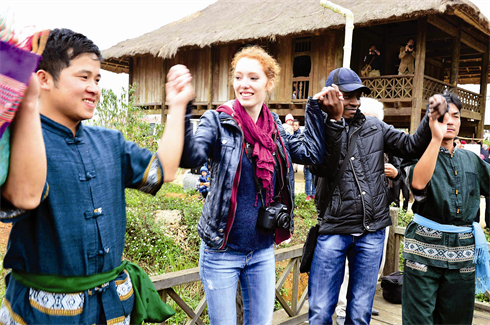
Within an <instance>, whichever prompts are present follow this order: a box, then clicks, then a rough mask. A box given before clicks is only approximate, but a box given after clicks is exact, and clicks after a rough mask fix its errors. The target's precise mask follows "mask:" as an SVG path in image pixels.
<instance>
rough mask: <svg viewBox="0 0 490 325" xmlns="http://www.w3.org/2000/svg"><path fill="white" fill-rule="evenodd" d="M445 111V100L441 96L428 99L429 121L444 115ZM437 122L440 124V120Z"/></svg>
mask: <svg viewBox="0 0 490 325" xmlns="http://www.w3.org/2000/svg"><path fill="white" fill-rule="evenodd" d="M447 109H448V106H447V102H446V99H445V98H444V97H443V96H442V95H439V94H437V95H434V96H432V97H431V98H429V117H430V118H431V119H438V118H439V117H441V116H442V115H444V114H445V113H446V111H447ZM439 122H442V119H441V120H439Z"/></svg>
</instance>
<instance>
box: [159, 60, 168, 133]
mask: <svg viewBox="0 0 490 325" xmlns="http://www.w3.org/2000/svg"><path fill="white" fill-rule="evenodd" d="M167 61H168V60H167V59H163V64H162V105H161V108H162V112H161V118H160V119H161V121H160V123H161V124H162V125H163V124H166V123H167V112H166V111H167V104H166V99H167V91H166V88H165V84H166V83H167V73H168V71H167Z"/></svg>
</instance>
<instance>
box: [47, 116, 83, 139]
mask: <svg viewBox="0 0 490 325" xmlns="http://www.w3.org/2000/svg"><path fill="white" fill-rule="evenodd" d="M41 122H42V126H43V129H45V130H48V131H50V132H52V133H55V134H57V135H59V136H61V137H63V138H71V139H73V138H76V139H80V140H81V138H82V137H83V124H82V122H80V124H78V130H77V133H76V134H75V136H73V132H71V130H70V129H69V128H67V127H66V126H64V125H62V124H60V123H58V122H55V121H53V120H52V119H50V118H49V117H46V116H44V115H42V114H41Z"/></svg>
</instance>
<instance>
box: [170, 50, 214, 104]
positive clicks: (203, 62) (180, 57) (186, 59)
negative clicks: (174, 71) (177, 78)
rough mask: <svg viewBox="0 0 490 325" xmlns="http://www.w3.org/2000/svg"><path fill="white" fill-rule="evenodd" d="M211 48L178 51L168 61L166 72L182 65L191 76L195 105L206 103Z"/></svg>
mask: <svg viewBox="0 0 490 325" xmlns="http://www.w3.org/2000/svg"><path fill="white" fill-rule="evenodd" d="M210 56H211V48H210V47H205V48H202V49H192V50H183V51H179V52H178V53H177V54H176V55H175V57H173V58H171V59H168V60H167V62H166V64H167V70H168V69H170V67H172V66H173V65H176V64H183V65H185V66H186V67H187V68H188V69H189V71H190V72H191V74H192V85H193V86H194V89H195V91H196V99H195V103H196V104H204V103H207V102H208V84H209V66H210V60H211V58H210Z"/></svg>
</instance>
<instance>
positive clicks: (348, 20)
mask: <svg viewBox="0 0 490 325" xmlns="http://www.w3.org/2000/svg"><path fill="white" fill-rule="evenodd" d="M320 4H321V5H322V6H323V7H325V8H327V9H330V10H332V11H333V12H336V13H339V14H341V15H342V16H344V17H345V40H344V64H343V67H344V68H350V55H351V52H352V33H353V32H354V14H353V13H352V11H350V10H349V9H346V8H344V7H341V6H339V5H336V4H335V3H332V2H330V1H326V0H321V1H320Z"/></svg>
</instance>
